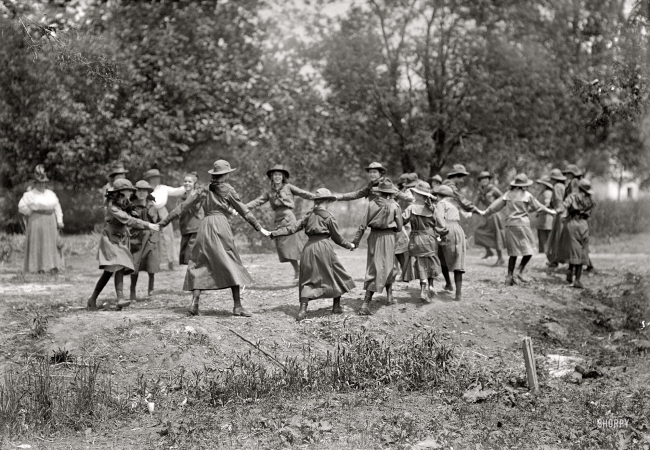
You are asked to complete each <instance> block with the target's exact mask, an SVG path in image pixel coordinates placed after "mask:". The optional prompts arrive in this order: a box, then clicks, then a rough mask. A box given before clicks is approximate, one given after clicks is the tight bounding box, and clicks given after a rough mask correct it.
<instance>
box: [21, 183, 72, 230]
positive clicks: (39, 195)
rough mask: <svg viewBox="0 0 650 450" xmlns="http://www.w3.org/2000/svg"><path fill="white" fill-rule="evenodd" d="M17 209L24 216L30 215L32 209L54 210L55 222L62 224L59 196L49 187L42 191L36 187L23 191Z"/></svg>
mask: <svg viewBox="0 0 650 450" xmlns="http://www.w3.org/2000/svg"><path fill="white" fill-rule="evenodd" d="M18 211H20V213H21V214H24V215H26V216H30V215H31V214H32V213H33V212H34V211H54V215H55V216H56V223H57V224H58V225H59V226H63V211H62V210H61V204H60V203H59V198H58V197H57V196H56V194H55V193H54V192H52V191H50V190H49V189H45V191H44V192H41V191H39V190H38V189H30V190H29V191H27V192H25V193H24V194H23V197H22V198H21V199H20V202H18Z"/></svg>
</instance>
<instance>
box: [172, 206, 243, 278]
mask: <svg viewBox="0 0 650 450" xmlns="http://www.w3.org/2000/svg"><path fill="white" fill-rule="evenodd" d="M251 284H253V278H252V277H251V275H250V274H249V273H248V270H246V268H245V267H244V265H243V264H242V262H241V258H240V256H239V252H238V251H237V247H236V246H235V238H234V236H233V234H232V229H231V228H230V223H228V219H227V218H226V216H224V215H223V214H214V215H208V216H205V217H204V218H203V220H202V221H201V224H200V225H199V230H198V232H197V234H196V242H195V243H194V246H193V247H192V256H191V257H190V261H189V264H188V265H187V272H186V274H185V282H184V283H183V290H185V291H191V290H194V289H200V290H218V289H226V288H229V287H232V286H250V285H251Z"/></svg>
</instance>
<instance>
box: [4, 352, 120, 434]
mask: <svg viewBox="0 0 650 450" xmlns="http://www.w3.org/2000/svg"><path fill="white" fill-rule="evenodd" d="M99 369H100V363H99V362H96V361H93V360H91V361H88V362H87V363H83V364H81V363H75V364H70V365H67V367H66V368H65V370H63V371H60V370H56V369H55V368H54V366H51V364H50V361H48V360H47V359H46V358H42V359H39V360H36V361H34V360H30V361H26V362H25V363H24V364H23V365H22V366H20V367H18V368H14V370H10V371H7V372H6V373H5V376H4V382H3V383H2V384H0V429H2V430H3V432H5V433H7V434H8V435H15V434H18V433H21V432H27V431H31V432H34V431H38V432H44V433H51V432H54V431H61V430H69V429H72V430H83V429H86V428H90V427H95V426H96V425H97V423H101V422H102V421H104V420H106V419H107V418H109V417H114V416H119V415H121V414H122V413H123V412H125V411H126V401H125V400H120V397H119V396H115V395H114V393H113V386H112V383H111V380H110V379H106V378H104V377H101V376H100V375H99Z"/></svg>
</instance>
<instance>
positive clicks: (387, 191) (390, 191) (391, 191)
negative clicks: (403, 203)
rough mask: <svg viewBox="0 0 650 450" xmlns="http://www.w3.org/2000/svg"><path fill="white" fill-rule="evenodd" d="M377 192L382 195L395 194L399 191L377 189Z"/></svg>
mask: <svg viewBox="0 0 650 450" xmlns="http://www.w3.org/2000/svg"><path fill="white" fill-rule="evenodd" d="M377 191H379V192H383V193H384V194H397V193H398V192H399V189H377Z"/></svg>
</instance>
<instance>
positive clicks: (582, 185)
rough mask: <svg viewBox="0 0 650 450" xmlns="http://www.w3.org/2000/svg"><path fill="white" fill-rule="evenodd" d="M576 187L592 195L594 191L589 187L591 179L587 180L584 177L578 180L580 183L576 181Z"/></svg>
mask: <svg viewBox="0 0 650 450" xmlns="http://www.w3.org/2000/svg"><path fill="white" fill-rule="evenodd" d="M578 187H579V188H580V189H582V190H583V191H585V192H586V193H587V194H589V195H593V193H594V191H593V190H592V189H591V181H589V180H587V179H586V178H583V179H582V180H580V183H578Z"/></svg>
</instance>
